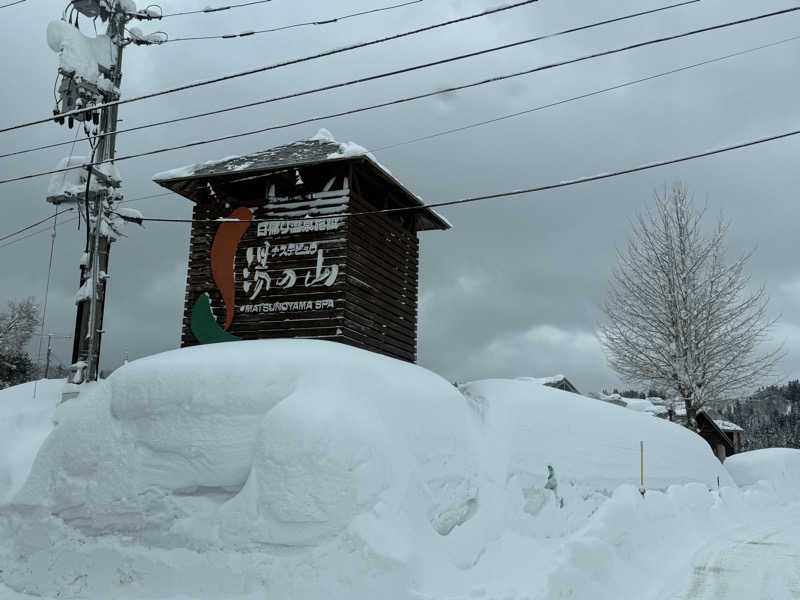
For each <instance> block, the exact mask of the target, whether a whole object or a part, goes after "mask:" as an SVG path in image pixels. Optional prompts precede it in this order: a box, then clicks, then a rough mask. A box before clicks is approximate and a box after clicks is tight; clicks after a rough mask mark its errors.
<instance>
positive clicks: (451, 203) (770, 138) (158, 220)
mask: <svg viewBox="0 0 800 600" xmlns="http://www.w3.org/2000/svg"><path fill="white" fill-rule="evenodd" d="M795 135H800V129H795V130H792V131H786V132H783V133H778V134H775V135H770V136H766V137H761V138H756V139H753V140H747V141H744V142H739V143H736V144H731V145H728V146H721V147H719V148H715V149H713V150H705V151H703V152H695V153H693V154H687V155H683V156H678V157H673V158H668V159H665V160H659V161H655V162H650V163H645V164H642V165H638V166H635V167H629V168H626V169H620V170H617V171H609V172H605V173H598V174H596V175H589V176H587V177H578V178H576V179H567V180H565V181H559V182H558V183H550V184H546V185H539V186H533V187H528V188H523V189H517V190H511V191H507V192H495V193H491V194H483V195H480V196H470V197H467V198H460V199H458V200H445V201H443V202H431V203H427V204H420V205H417V206H404V207H398V208H384V209H379V210H365V211H358V212H351V213H337V214H326V215H325V216H324V217H313V216H309V217H306V218H308V219H311V220H314V219H321V218H326V219H329V218H332V217H347V218H349V217H361V216H367V215H385V214H393V213H407V212H417V211H419V210H422V209H426V208H440V207H444V206H458V205H462V204H471V203H474V202H482V201H485V200H495V199H499V198H509V197H513V196H522V195H524V194H533V193H536V192H544V191H548V190H555V189H560V188H565V187H571V186H575V185H581V184H584V183H590V182H592V181H601V180H603V179H611V178H612V177H620V176H622V175H629V174H631V173H638V172H640V171H648V170H650V169H656V168H659V167H664V166H668V165H673V164H678V163H683V162H687V161H690V160H696V159H698V158H704V157H707V156H714V155H716V154H722V153H724V152H731V151H733V150H739V149H742V148H747V147H750V146H756V145H759V144H764V143H767V142H773V141H776V140H780V139H785V138H789V137H792V136H795ZM119 216H120V217H121V218H123V219H126V217H125V216H123V215H119ZM126 220H127V219H126ZM282 220H284V219H252V220H249V221H243V220H242V221H240V220H238V219H225V220H224V222H227V223H236V222H242V223H245V222H247V223H261V222H274V221H282ZM142 221H147V222H154V223H220V222H223V221H221V220H219V219H168V218H145V219H142Z"/></svg>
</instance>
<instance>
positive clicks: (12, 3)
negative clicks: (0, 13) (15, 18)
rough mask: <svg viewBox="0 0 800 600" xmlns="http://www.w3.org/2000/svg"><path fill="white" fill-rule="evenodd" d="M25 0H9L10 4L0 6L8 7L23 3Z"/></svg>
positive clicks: (0, 5)
mask: <svg viewBox="0 0 800 600" xmlns="http://www.w3.org/2000/svg"><path fill="white" fill-rule="evenodd" d="M23 2H25V0H17V1H16V2H9V3H8V4H0V8H8V7H9V6H14V5H15V4H22V3H23Z"/></svg>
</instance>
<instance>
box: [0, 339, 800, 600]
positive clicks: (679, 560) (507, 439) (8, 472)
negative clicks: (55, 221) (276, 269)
mask: <svg viewBox="0 0 800 600" xmlns="http://www.w3.org/2000/svg"><path fill="white" fill-rule="evenodd" d="M60 385H61V383H60V382H45V383H44V384H41V383H40V384H39V388H40V390H41V391H43V390H49V392H48V394H44V393H42V394H41V395H40V396H39V398H40V402H39V404H31V403H30V402H29V398H30V397H31V395H32V394H31V391H32V389H31V388H32V384H28V385H27V386H20V387H18V388H11V389H10V390H4V391H2V392H0V419H1V420H0V429H2V431H0V433H7V432H10V433H9V435H14V436H16V437H15V438H14V439H11V438H10V437H7V436H3V438H2V439H0V444H3V446H2V450H4V452H3V453H2V454H0V498H1V499H3V500H9V499H10V502H9V503H8V504H7V505H5V506H3V507H0V598H12V599H18V598H26V599H27V598H31V597H44V598H87V599H92V600H94V599H98V600H99V599H101V598H102V599H106V598H120V599H127V598H137V599H138V598H153V599H156V598H159V599H170V600H171V599H177V598H181V599H183V600H186V599H189V598H193V599H205V598H235V599H241V600H244V599H247V600H254V599H256V598H302V599H306V598H308V599H314V598H349V599H356V600H357V599H362V598H364V599H366V598H369V599H373V598H398V599H401V598H402V599H405V598H430V599H434V598H435V599H441V598H448V599H456V598H463V599H466V598H517V599H522V598H536V599H539V598H541V599H544V598H591V599H603V598H609V599H610V598H614V599H617V598H628V597H630V598H634V597H635V598H648V597H652V598H659V597H660V596H658V595H657V594H661V593H662V592H663V593H664V594H666V593H672V591H674V590H671V589H667V588H665V587H664V585H665V582H666V581H667V580H669V581H671V582H675V583H676V584H677V583H680V582H682V581H683V579H682V576H683V575H686V577H688V573H689V572H691V565H692V560H693V557H695V555H696V554H697V553H698V552H701V551H702V550H703V548H704V547H705V546H707V544H708V542H709V540H710V539H716V538H720V536H724V535H727V532H733V531H736V529H737V528H740V527H741V526H742V523H744V522H746V521H747V520H748V519H752V518H753V516H754V515H757V514H759V511H767V512H768V513H769V514H770V515H773V517H774V516H775V515H781V514H783V513H784V512H785V511H786V510H788V508H787V507H789V506H790V503H791V502H792V501H793V500H792V498H793V494H792V490H795V488H794V487H793V486H795V485H796V484H797V481H798V478H800V474H799V473H800V466H798V464H797V460H798V459H797V456H796V455H795V454H793V453H792V452H797V454H800V451H787V452H784V453H775V452H772V453H767V454H764V455H758V454H757V453H750V455H741V456H737V457H735V458H734V459H731V460H730V461H729V463H730V464H731V466H732V470H731V472H732V474H733V475H734V477H733V478H731V476H730V475H729V474H728V471H727V470H726V469H725V468H723V467H722V466H721V465H720V463H719V462H718V461H717V460H716V459H715V458H714V456H713V455H712V453H711V452H710V450H709V448H708V446H707V444H705V442H703V441H702V440H701V439H700V438H699V437H697V436H695V435H694V434H692V433H690V432H688V431H687V430H685V429H683V428H681V427H680V426H678V425H675V424H673V423H669V422H667V421H663V420H660V419H654V418H653V417H652V416H650V415H648V414H642V413H637V412H635V411H631V410H628V409H626V408H621V407H618V406H614V405H612V404H608V403H604V402H600V401H597V400H592V399H589V398H585V397H582V396H579V395H576V394H571V393H568V392H562V391H559V390H555V389H552V388H549V387H545V386H542V385H540V384H538V383H535V382H534V381H525V380H486V381H478V382H472V383H469V384H465V385H463V386H461V387H460V388H458V389H457V388H455V387H454V386H453V385H452V384H450V383H449V382H447V381H445V380H444V379H442V378H440V377H439V376H437V375H435V374H433V373H431V372H429V371H427V370H425V369H422V368H420V367H417V366H415V365H410V364H407V363H403V362H400V361H397V360H394V359H390V358H387V357H383V356H379V355H376V354H372V353H369V352H365V351H362V350H358V349H355V348H350V347H347V346H342V345H338V344H334V343H330V342H320V341H310V340H272V341H266V340H262V341H252V342H233V343H224V344H215V345H211V346H199V347H194V348H187V349H182V350H176V351H172V352H167V353H164V354H161V355H157V356H152V357H148V358H145V359H141V360H138V361H135V362H132V363H129V364H128V365H126V366H124V367H122V368H121V369H119V370H118V371H117V372H115V373H114V374H113V375H112V376H111V377H110V378H109V379H108V380H106V381H104V382H101V383H99V384H97V385H96V386H94V387H93V388H90V389H89V390H87V391H86V392H84V393H83V394H82V395H81V397H80V398H78V399H76V400H72V401H69V402H67V403H64V404H62V405H60V406H59V407H58V409H57V410H55V413H53V408H54V405H55V399H56V398H57V391H58V390H59V389H60ZM44 398H48V399H47V400H44ZM26 414H27V415H29V416H28V417H26V416H25V415H26ZM53 420H55V422H57V425H56V426H55V428H52V425H51V422H52V421H53ZM51 429H52V432H51V433H50V435H49V437H47V439H46V440H45V441H44V443H43V444H41V442H42V440H43V439H44V437H45V436H46V435H47V433H48V432H49V431H50V430H51ZM640 442H644V456H645V465H644V468H645V487H646V488H647V491H646V493H645V495H644V497H643V496H642V495H641V494H640V492H639V489H638V487H639V473H640V471H639V469H640V463H639V460H640ZM40 444H41V449H40V450H39V453H38V456H36V459H35V461H34V460H33V454H34V452H35V448H37V447H38V446H39V445H40ZM17 447H19V448H20V449H21V450H23V451H22V452H20V453H17V454H15V455H13V456H12V454H11V453H10V450H11V449H12V448H17ZM7 449H8V452H7V451H6V450H7ZM31 463H32V464H31ZM547 465H552V466H553V467H554V468H555V473H556V477H557V479H558V487H557V490H556V492H555V493H554V492H552V491H550V490H546V489H544V483H545V480H546V477H547ZM29 470H30V475H29V476H28V478H27V481H26V482H25V483H24V485H21V480H22V479H23V478H24V476H25V475H26V474H27V472H28V471H29ZM4 474H5V475H4ZM762 474H763V475H765V477H760V475H762ZM4 477H5V479H3V478H4ZM764 478H766V479H767V480H768V481H767V482H764V481H759V480H760V479H764ZM734 480H736V482H737V483H739V484H741V485H746V486H747V487H742V488H739V487H737V486H736V483H734ZM3 481H6V483H5V484H3ZM797 487H798V488H800V484H797ZM12 496H13V497H12ZM775 518H777V517H775ZM684 579H685V578H684ZM687 581H688V579H687ZM676 589H677V588H676ZM676 593H679V591H678V592H676ZM663 597H669V596H663ZM675 597H682V596H675ZM789 597H791V596H789Z"/></svg>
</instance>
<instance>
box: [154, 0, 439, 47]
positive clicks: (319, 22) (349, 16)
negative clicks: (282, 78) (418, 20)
mask: <svg viewBox="0 0 800 600" xmlns="http://www.w3.org/2000/svg"><path fill="white" fill-rule="evenodd" d="M422 1H423V0H411V1H410V2H403V3H402V4H393V5H391V6H384V7H382V8H372V9H370V10H362V11H360V12H355V13H350V14H347V15H343V16H341V17H332V18H330V19H323V20H317V21H306V22H304V23H294V24H293V25H283V26H281V27H272V28H270V29H256V30H252V29H251V30H248V31H242V32H241V33H226V34H221V35H196V36H192V37H179V38H171V39H169V40H166V41H165V42H164V43H169V42H188V41H191V40H231V39H236V38H243V37H250V36H252V35H260V34H263V33H274V32H276V31H285V30H287V29H297V28H299V27H310V26H315V25H330V24H332V23H338V22H339V21H344V20H346V19H352V18H354V17H361V16H364V15H371V14H373V13H378V12H383V11H386V10H394V9H395V8H401V7H404V6H409V5H411V4H419V3H420V2H422Z"/></svg>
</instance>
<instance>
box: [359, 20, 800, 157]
mask: <svg viewBox="0 0 800 600" xmlns="http://www.w3.org/2000/svg"><path fill="white" fill-rule="evenodd" d="M799 39H800V35H795V36H792V37H789V38H785V39H782V40H779V41H777V42H772V43H769V44H763V45H761V46H756V47H754V48H747V49H746V50H740V51H739V52H732V53H730V54H725V55H723V56H717V57H715V58H710V59H708V60H704V61H701V62H697V63H693V64H690V65H685V66H683V67H678V68H675V69H670V70H669V71H662V72H661V73H656V74H654V75H648V76H647V77H640V78H639V79H634V80H632V81H626V82H624V83H618V84H616V85H612V86H609V87H605V88H602V89H599V90H594V91H592V92H586V93H585V94H580V95H578V96H572V97H570V98H564V99H563V100H556V101H555V102H550V103H548V104H542V105H539V106H535V107H533V108H528V109H525V110H521V111H518V112H513V113H509V114H505V115H501V116H499V117H494V118H492V119H486V120H485V121H477V122H474V123H469V124H468V125H463V126H461V127H454V128H452V129H445V130H444V131H438V132H436V133H431V134H428V135H423V136H420V137H416V138H411V139H408V140H405V141H402V142H397V143H396V144H389V145H387V146H380V147H378V148H373V149H372V150H371V152H382V151H383V150H390V149H392V148H398V147H400V146H405V145H408V144H413V143H416V142H422V141H425V140H430V139H434V138H437V137H442V136H445V135H450V134H452V133H458V132H460V131H467V130H469V129H474V128H476V127H481V126H483V125H491V124H492V123H497V122H499V121H505V120H506V119H512V118H514V117H520V116H522V115H527V114H530V113H534V112H538V111H540V110H545V109H547V108H553V107H556V106H561V105H562V104H567V103H569V102H575V101H576V100H583V99H585V98H590V97H592V96H597V95H599V94H605V93H607V92H612V91H614V90H619V89H622V88H625V87H629V86H632V85H636V84H639V83H644V82H646V81H651V80H653V79H658V78H660V77H666V76H667V75H674V74H675V73H680V72H682V71H688V70H689V69H695V68H697V67H702V66H705V65H710V64H712V63H716V62H720V61H723V60H727V59H729V58H734V57H737V56H742V55H743V54H749V53H751V52H757V51H759V50H764V49H766V48H772V47H774V46H778V45H780V44H786V43H787V42H793V41H797V40H799Z"/></svg>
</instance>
